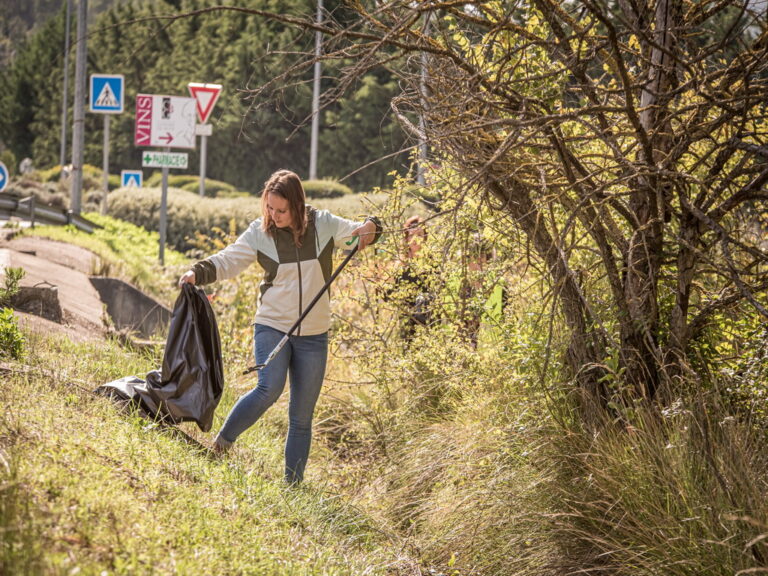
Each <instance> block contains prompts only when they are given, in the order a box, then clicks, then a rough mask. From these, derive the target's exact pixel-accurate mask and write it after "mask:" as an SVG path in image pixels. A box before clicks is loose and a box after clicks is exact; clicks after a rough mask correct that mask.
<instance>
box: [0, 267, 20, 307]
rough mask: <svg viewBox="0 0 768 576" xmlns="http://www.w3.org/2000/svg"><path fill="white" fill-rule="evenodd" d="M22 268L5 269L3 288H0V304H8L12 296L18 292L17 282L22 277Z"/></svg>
mask: <svg viewBox="0 0 768 576" xmlns="http://www.w3.org/2000/svg"><path fill="white" fill-rule="evenodd" d="M24 274H25V272H24V269H23V268H6V269H5V288H0V306H8V305H9V304H10V302H11V298H13V297H14V296H15V295H16V294H18V292H19V282H21V279H22V278H24Z"/></svg>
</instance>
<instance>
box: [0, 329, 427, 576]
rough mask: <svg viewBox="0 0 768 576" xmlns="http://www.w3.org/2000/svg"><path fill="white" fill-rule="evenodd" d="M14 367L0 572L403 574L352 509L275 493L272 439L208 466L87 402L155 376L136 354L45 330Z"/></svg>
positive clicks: (4, 452)
mask: <svg viewBox="0 0 768 576" xmlns="http://www.w3.org/2000/svg"><path fill="white" fill-rule="evenodd" d="M73 359H76V361H73ZM28 362H29V366H30V371H29V373H22V372H11V373H10V374H6V377H5V381H4V384H3V386H2V387H1V388H0V402H2V404H3V406H6V407H9V409H8V410H3V412H2V414H0V456H2V460H0V486H2V495H3V497H2V498H0V529H2V531H3V534H4V537H3V538H2V541H1V543H0V562H1V563H0V570H2V572H3V573H4V574H53V573H60V572H61V571H62V570H64V571H66V572H77V573H81V574H101V573H103V571H105V570H108V571H109V572H110V573H112V574H146V573H152V574H231V573H238V574H274V575H275V576H288V575H291V576H293V575H295V574H299V575H305V576H311V575H315V574H316V575H318V576H319V575H321V574H338V575H340V576H341V575H345V574H349V575H353V574H362V573H366V572H367V573H371V574H384V573H386V572H387V571H390V572H389V573H392V572H391V570H392V569H393V567H398V566H400V567H401V568H402V572H401V573H403V574H405V573H406V572H405V571H406V570H407V569H409V565H410V570H411V573H412V570H413V563H410V562H409V560H408V559H407V558H405V557H403V556H402V555H401V554H400V553H399V548H398V546H393V540H392V539H391V538H390V537H389V536H388V535H387V534H386V533H383V532H382V531H381V530H379V529H378V526H377V524H376V522H375V521H374V520H373V519H372V518H371V517H369V516H368V515H366V514H365V513H364V512H362V511H361V510H359V509H357V508H355V506H354V505H353V504H351V503H349V502H346V501H344V500H343V499H341V498H339V497H337V496H334V495H332V494H329V493H328V492H326V491H325V490H324V489H323V487H322V484H318V485H317V486H315V487H313V486H307V487H305V488H289V487H285V486H283V485H282V478H281V473H280V472H279V471H278V470H279V466H277V465H275V466H273V464H276V463H277V461H279V459H280V457H281V452H282V446H281V443H280V442H279V441H278V439H277V438H276V437H275V436H276V431H275V430H274V429H271V428H263V429H262V430H261V432H260V433H259V434H258V435H257V436H252V437H251V438H250V439H249V444H250V449H249V450H246V451H243V452H242V453H240V450H238V451H237V453H233V454H232V455H231V457H229V458H228V460H227V461H219V460H217V459H215V458H212V457H210V456H209V455H208V452H207V450H206V448H205V446H204V445H203V444H199V443H198V442H200V441H202V442H204V443H205V444H207V443H208V440H207V439H204V438H203V437H202V435H201V434H200V432H199V431H198V430H197V429H194V428H193V427H188V428H183V427H182V430H178V431H177V430H175V429H173V428H170V429H165V428H163V427H161V426H158V425H156V424H155V423H153V422H151V421H147V420H145V419H142V418H141V417H139V416H138V414H136V413H132V412H131V411H130V410H122V409H120V406H119V404H117V403H115V402H114V401H112V400H110V399H108V398H104V397H99V396H97V395H94V394H93V392H92V390H93V388H94V386H95V385H97V384H98V383H100V382H108V381H110V380H113V379H115V378H119V377H122V376H124V375H126V374H142V373H146V372H147V371H148V370H149V369H153V368H155V366H154V365H151V364H148V361H147V359H146V358H144V357H142V356H141V355H139V354H137V353H133V352H129V351H125V350H123V349H122V348H120V347H119V346H118V345H117V344H116V343H114V342H111V341H108V342H103V343H100V342H94V341H90V342H86V343H79V344H78V343H73V342H71V341H68V340H67V339H65V338H62V337H58V336H56V335H55V334H48V335H34V337H33V338H31V339H30V358H29V361H28ZM50 366H57V370H56V371H55V372H52V371H50ZM65 366H66V370H63V368H64V367H65ZM231 376H232V374H231V373H230V374H228V377H229V378H228V381H231ZM232 400H233V395H232V394H231V393H229V394H228V396H227V398H226V399H225V400H224V404H223V405H222V406H221V408H220V410H221V411H226V409H227V408H228V407H229V405H230V403H231V402H232ZM11 407H12V408H11ZM184 432H186V433H188V434H189V436H186V437H185V436H184ZM267 512H268V513H267ZM395 569H396V568H395Z"/></svg>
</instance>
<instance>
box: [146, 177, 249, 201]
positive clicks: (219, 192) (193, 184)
mask: <svg viewBox="0 0 768 576" xmlns="http://www.w3.org/2000/svg"><path fill="white" fill-rule="evenodd" d="M162 182H163V175H162V173H161V172H154V173H153V174H152V175H151V176H150V177H149V178H147V180H146V182H144V186H145V187H147V188H160V187H161V186H162ZM168 188H179V189H181V190H186V191H187V192H199V190H200V177H199V176H195V175H192V174H171V175H169V176H168ZM205 196H206V197H211V198H231V197H237V196H248V193H247V192H243V191H241V190H238V189H237V188H235V187H234V186H233V185H232V184H229V183H227V182H222V181H221V180H212V179H210V178H206V179H205Z"/></svg>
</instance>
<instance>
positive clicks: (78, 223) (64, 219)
mask: <svg viewBox="0 0 768 576" xmlns="http://www.w3.org/2000/svg"><path fill="white" fill-rule="evenodd" d="M13 216H15V217H16V218H26V219H29V222H30V225H31V226H32V227H34V226H35V223H36V222H38V223H40V224H54V225H62V226H64V225H67V224H72V225H73V226H74V227H75V228H77V229H78V230H82V231H83V232H88V233H89V234H91V233H92V232H93V231H94V230H96V229H97V228H100V226H99V225H98V224H96V223H94V222H91V221H90V220H87V219H85V218H83V217H82V216H80V215H79V214H74V213H73V212H72V211H71V210H64V209H62V208H51V207H50V206H41V205H40V204H36V203H35V197H34V196H28V197H27V198H16V197H14V196H10V195H8V194H0V220H9V219H10V218H11V217H13Z"/></svg>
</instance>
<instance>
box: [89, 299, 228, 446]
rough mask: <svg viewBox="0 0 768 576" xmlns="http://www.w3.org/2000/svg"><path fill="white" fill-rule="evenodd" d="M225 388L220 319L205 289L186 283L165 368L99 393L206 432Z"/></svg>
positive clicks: (170, 333)
mask: <svg viewBox="0 0 768 576" xmlns="http://www.w3.org/2000/svg"><path fill="white" fill-rule="evenodd" d="M223 390H224V371H223V368H222V360H221V340H220V339H219V328H218V325H217V324H216V317H215V316H214V313H213V308H211V304H210V302H209V301H208V297H207V296H206V294H205V291H204V290H203V289H202V288H197V287H195V286H192V285H191V284H183V285H182V287H181V293H180V294H179V297H178V298H177V299H176V304H174V307H173V314H172V316H171V324H170V327H169V329H168V339H167V340H166V343H165V353H164V354H163V364H162V368H161V369H160V370H152V371H151V372H149V373H148V374H147V379H146V380H142V379H141V378H136V377H135V376H128V377H125V378H120V379H119V380H115V381H113V382H109V383H107V384H103V385H102V386H99V388H97V389H96V391H97V392H99V393H103V394H106V395H109V396H113V397H116V398H119V399H123V400H129V401H132V402H135V403H137V404H138V405H139V407H140V408H141V409H142V410H144V411H145V412H147V413H148V415H149V416H152V417H158V418H164V419H167V420H169V421H171V422H173V423H179V422H185V421H193V422H196V423H197V425H198V426H199V427H200V429H201V430H202V431H203V432H208V431H209V430H210V429H211V425H212V424H213V413H214V411H215V410H216V406H218V404H219V400H220V399H221V394H222V392H223Z"/></svg>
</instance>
